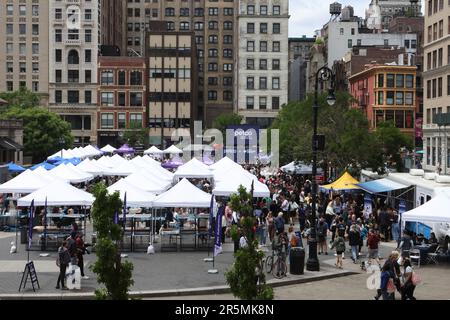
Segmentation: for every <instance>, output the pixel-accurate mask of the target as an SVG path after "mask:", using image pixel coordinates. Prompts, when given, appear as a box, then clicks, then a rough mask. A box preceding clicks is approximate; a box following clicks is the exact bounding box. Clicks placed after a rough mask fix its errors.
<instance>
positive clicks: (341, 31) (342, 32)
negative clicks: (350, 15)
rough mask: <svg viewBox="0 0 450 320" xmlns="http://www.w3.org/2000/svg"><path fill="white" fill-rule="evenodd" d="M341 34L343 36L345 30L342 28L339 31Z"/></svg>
mask: <svg viewBox="0 0 450 320" xmlns="http://www.w3.org/2000/svg"><path fill="white" fill-rule="evenodd" d="M339 34H340V35H341V36H343V35H344V28H340V29H339Z"/></svg>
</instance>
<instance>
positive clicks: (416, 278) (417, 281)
mask: <svg viewBox="0 0 450 320" xmlns="http://www.w3.org/2000/svg"><path fill="white" fill-rule="evenodd" d="M411 282H412V284H413V285H415V286H417V285H418V284H420V283H421V282H422V278H421V277H420V275H419V274H418V273H416V272H413V274H412V276H411Z"/></svg>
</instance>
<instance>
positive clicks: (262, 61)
mask: <svg viewBox="0 0 450 320" xmlns="http://www.w3.org/2000/svg"><path fill="white" fill-rule="evenodd" d="M259 69H260V70H267V59H259Z"/></svg>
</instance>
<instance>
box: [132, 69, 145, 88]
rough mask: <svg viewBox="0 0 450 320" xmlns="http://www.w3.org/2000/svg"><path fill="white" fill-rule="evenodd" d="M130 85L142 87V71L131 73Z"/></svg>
mask: <svg viewBox="0 0 450 320" xmlns="http://www.w3.org/2000/svg"><path fill="white" fill-rule="evenodd" d="M130 85H132V86H140V85H142V72H140V71H131V73H130Z"/></svg>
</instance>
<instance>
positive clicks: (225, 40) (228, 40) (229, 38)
mask: <svg viewBox="0 0 450 320" xmlns="http://www.w3.org/2000/svg"><path fill="white" fill-rule="evenodd" d="M223 43H224V44H232V43H233V36H230V35H226V36H223Z"/></svg>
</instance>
